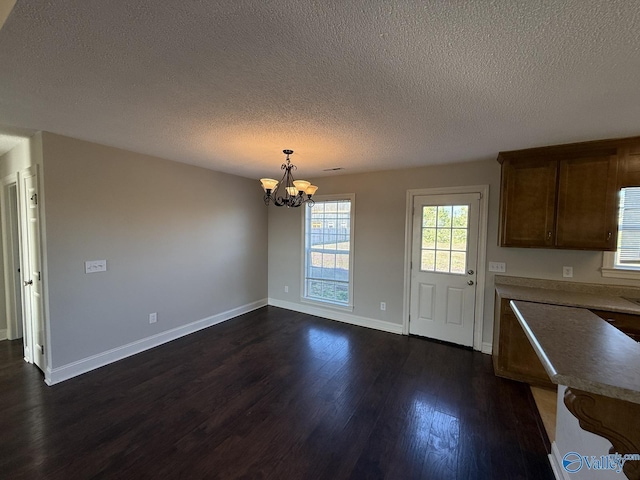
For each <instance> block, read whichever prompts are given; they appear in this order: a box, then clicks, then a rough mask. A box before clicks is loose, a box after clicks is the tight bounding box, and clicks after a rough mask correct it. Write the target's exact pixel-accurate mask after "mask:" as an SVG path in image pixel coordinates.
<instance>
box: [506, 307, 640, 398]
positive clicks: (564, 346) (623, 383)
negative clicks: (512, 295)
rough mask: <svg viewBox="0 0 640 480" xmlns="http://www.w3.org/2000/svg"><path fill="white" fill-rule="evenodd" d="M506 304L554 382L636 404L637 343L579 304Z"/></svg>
mask: <svg viewBox="0 0 640 480" xmlns="http://www.w3.org/2000/svg"><path fill="white" fill-rule="evenodd" d="M511 308H512V310H513V311H514V313H515V314H516V317H518V321H519V322H520V324H521V325H522V328H523V329H524V331H525V333H526V335H527V337H528V338H529V341H530V342H531V344H532V345H533V348H534V350H535V351H536V354H537V355H538V357H539V358H540V360H541V362H542V365H543V366H544V368H545V370H546V371H547V374H548V375H549V378H550V379H551V381H552V382H553V383H555V384H559V385H565V386H567V387H573V388H576V389H580V390H584V391H586V392H590V393H595V394H599V395H605V396H607V397H612V398H618V399H621V400H626V401H629V402H633V403H638V404H640V344H638V343H637V342H635V341H634V340H632V339H631V338H629V337H628V336H626V335H625V334H624V333H622V332H621V331H619V330H618V329H617V328H615V327H613V326H611V325H609V324H608V323H607V322H606V321H604V320H602V319H601V318H599V317H598V316H597V315H595V314H593V313H591V312H590V311H588V310H585V309H583V308H575V307H565V306H558V305H545V304H541V303H531V302H525V301H520V300H512V301H511ZM594 308H596V307H594ZM597 308H600V307H597Z"/></svg>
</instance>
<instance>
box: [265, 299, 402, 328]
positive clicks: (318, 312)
mask: <svg viewBox="0 0 640 480" xmlns="http://www.w3.org/2000/svg"><path fill="white" fill-rule="evenodd" d="M269 305H273V306H274V307H280V308H286V309H287V310H293V311H294V312H300V313H306V314H308V315H315V316H316V317H323V318H328V319H329V320H336V321H338V322H344V323H349V324H351V325H357V326H359V327H367V328H373V329H375V330H382V331H383V332H389V333H397V334H398V335H402V325H400V324H397V323H391V322H385V321H384V320H378V319H375V318H368V317H360V316H358V315H353V314H350V313H343V312H338V311H336V310H330V309H328V308H322V307H316V306H314V305H306V304H300V303H293V302H287V301H284V300H278V299H277V298H269Z"/></svg>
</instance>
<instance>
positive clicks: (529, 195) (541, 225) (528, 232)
mask: <svg viewBox="0 0 640 480" xmlns="http://www.w3.org/2000/svg"><path fill="white" fill-rule="evenodd" d="M557 177H558V164H557V161H556V160H554V159H552V160H545V159H544V158H531V159H520V160H518V159H516V158H507V159H505V160H504V162H503V163H502V189H501V195H500V246H502V247H552V246H553V242H554V239H553V236H552V233H553V228H554V223H555V209H556V185H557Z"/></svg>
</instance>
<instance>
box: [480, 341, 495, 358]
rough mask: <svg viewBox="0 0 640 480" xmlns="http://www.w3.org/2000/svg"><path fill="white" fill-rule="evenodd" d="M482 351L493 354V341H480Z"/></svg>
mask: <svg viewBox="0 0 640 480" xmlns="http://www.w3.org/2000/svg"><path fill="white" fill-rule="evenodd" d="M481 352H482V353H486V354H487V355H492V354H493V343H489V342H482V350H481Z"/></svg>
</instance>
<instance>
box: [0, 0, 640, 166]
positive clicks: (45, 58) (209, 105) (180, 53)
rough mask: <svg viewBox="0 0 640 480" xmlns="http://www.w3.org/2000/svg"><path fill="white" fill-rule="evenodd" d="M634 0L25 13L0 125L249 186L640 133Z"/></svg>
mask: <svg viewBox="0 0 640 480" xmlns="http://www.w3.org/2000/svg"><path fill="white" fill-rule="evenodd" d="M639 24H640V3H639V2H637V1H634V0H598V1H590V0H557V1H545V2H541V1H531V0H520V1H514V0H493V1H489V0H486V1H485V0H477V1H461V0H460V1H457V0H448V1H443V0H438V1H435V0H433V1H426V0H413V1H409V0H407V1H395V2H392V1H388V0H349V1H345V0H337V1H332V0H316V1H309V0H271V1H269V0H218V1H215V2H211V1H204V0H200V1H198V0H184V1H178V2H170V1H165V2H159V1H157V0H127V1H126V2H123V1H121V0H75V1H72V0H69V1H64V2H61V1H55V0H48V1H47V0H18V2H17V4H16V6H15V8H14V10H13V12H12V13H11V15H10V16H9V17H8V19H7V21H6V22H5V25H4V27H3V28H2V30H0V66H1V67H0V124H2V125H7V126H13V127H24V128H29V129H35V130H47V131H50V132H55V133H60V134H63V135H69V136H72V137H76V138H81V139H86V140H90V141H94V142H98V143H103V144H107V145H113V146H117V147H121V148H126V149H129V150H133V151H137V152H143V153H148V154H152V155H157V156H160V157H163V158H168V159H172V160H177V161H182V162H186V163H191V164H195V165H201V166H205V167H208V168H212V169H215V170H220V171H225V172H230V173H236V174H239V175H243V176H248V177H259V176H263V175H269V176H274V175H277V172H278V171H279V166H280V163H281V162H282V160H283V159H284V156H283V155H282V153H281V150H282V149H283V148H291V149H293V150H295V152H296V153H295V154H294V156H293V160H294V163H296V164H297V165H298V167H299V170H298V175H299V176H301V177H303V178H304V177H311V176H316V175H322V174H324V172H323V169H327V168H332V167H344V168H345V171H344V172H345V173H347V172H356V171H365V170H383V169H391V168H400V167H411V166H420V165H428V164H436V163H446V162H459V161H467V160H475V159H485V158H493V157H495V156H496V154H497V152H498V151H500V150H508V149H517V148H526V147H531V146H539V145H548V144H556V143H566V142H573V141H582V140H590V139H597V138H608V137H618V136H630V135H638V134H640V95H639V93H640V91H639V89H640V80H639V79H640V51H639V49H640V28H638V25H639Z"/></svg>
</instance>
